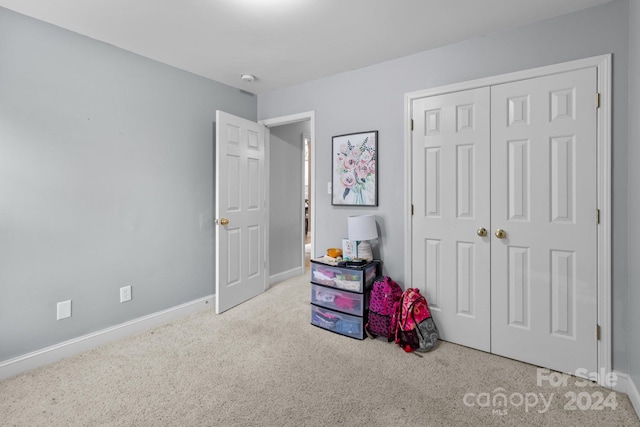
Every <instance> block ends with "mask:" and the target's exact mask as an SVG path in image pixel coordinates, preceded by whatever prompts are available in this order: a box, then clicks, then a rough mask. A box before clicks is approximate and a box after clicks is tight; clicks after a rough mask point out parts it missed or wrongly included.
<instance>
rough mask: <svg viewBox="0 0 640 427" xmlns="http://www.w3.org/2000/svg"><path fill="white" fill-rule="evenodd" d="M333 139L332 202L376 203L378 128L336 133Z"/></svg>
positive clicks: (346, 203) (333, 203) (368, 204)
mask: <svg viewBox="0 0 640 427" xmlns="http://www.w3.org/2000/svg"><path fill="white" fill-rule="evenodd" d="M332 142H333V143H332V150H333V154H332V162H331V165H332V186H331V187H332V194H333V196H332V199H331V204H332V205H334V206H335V205H342V206H378V178H377V163H378V131H377V130H372V131H369V132H359V133H350V134H347V135H338V136H334V137H333V141H332Z"/></svg>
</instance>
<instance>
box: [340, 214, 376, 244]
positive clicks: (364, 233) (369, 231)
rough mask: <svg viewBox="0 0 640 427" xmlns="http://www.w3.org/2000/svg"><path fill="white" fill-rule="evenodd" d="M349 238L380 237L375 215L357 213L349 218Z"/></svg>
mask: <svg viewBox="0 0 640 427" xmlns="http://www.w3.org/2000/svg"><path fill="white" fill-rule="evenodd" d="M347 229H348V232H349V240H358V241H361V240H371V239H377V238H378V229H377V228H376V216H375V215H357V216H350V217H349V218H347Z"/></svg>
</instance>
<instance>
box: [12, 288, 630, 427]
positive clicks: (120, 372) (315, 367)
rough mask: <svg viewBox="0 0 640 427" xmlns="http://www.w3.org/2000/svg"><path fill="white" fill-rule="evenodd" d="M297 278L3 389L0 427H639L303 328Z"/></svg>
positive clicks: (505, 369) (447, 357)
mask: <svg viewBox="0 0 640 427" xmlns="http://www.w3.org/2000/svg"><path fill="white" fill-rule="evenodd" d="M307 280H308V278H307V277H306V276H305V277H300V278H295V279H291V280H288V281H286V282H283V283H280V284H278V285H275V286H273V287H272V288H271V289H270V290H269V291H268V292H266V293H264V294H262V295H260V296H258V297H256V298H254V299H252V300H250V301H248V302H247V303H245V304H242V305H241V306H239V307H236V308H234V309H232V310H230V311H228V312H226V313H224V314H222V315H216V314H215V313H214V312H213V311H206V312H200V313H198V314H194V315H191V316H188V317H185V318H182V319H179V320H178V321H174V322H172V323H169V324H165V325H163V326H161V327H157V328H155V329H152V330H149V331H147V332H145V333H142V334H140V335H137V336H134V337H130V338H127V339H124V340H121V341H118V342H115V343H112V344H110V345H106V346H103V347H100V348H97V349H94V350H92V351H89V352H86V353H83V354H79V355H77V356H74V357H71V358H69V359H66V360H63V361H60V362H58V363H55V364H52V365H49V366H46V367H43V368H39V369H35V370H33V371H30V372H27V373H24V374H22V375H19V376H17V377H15V378H11V379H8V380H5V381H2V382H0V425H2V426H336V425H341V426H385V427H388V426H489V425H509V426H511V425H518V426H524V425H532V426H533V425H535V426H546V425H548V426H570V425H571V426H640V422H639V421H638V418H637V416H636V414H635V412H634V411H633V409H632V407H631V404H630V402H629V400H628V398H627V396H625V395H624V394H621V393H615V392H612V391H611V390H608V389H605V388H602V387H599V386H595V385H593V384H589V385H587V386H581V385H582V381H581V380H578V379H576V378H573V377H567V378H566V381H565V382H566V385H565V384H558V383H561V382H562V381H557V382H556V383H554V381H547V380H543V381H539V379H538V371H537V368H536V367H534V366H531V365H527V364H524V363H521V362H516V361H513V360H509V359H505V358H501V357H498V356H493V355H490V354H487V353H483V352H479V351H476V350H472V349H469V348H466V347H462V346H458V345H454V344H450V343H446V342H444V343H441V345H440V346H439V347H438V348H437V349H436V350H435V351H434V352H432V353H428V354H425V355H424V357H417V356H415V355H412V354H406V353H404V352H403V351H402V350H400V348H399V347H397V346H396V345H394V344H389V343H386V342H383V341H379V340H371V339H367V340H364V341H358V340H354V339H351V338H346V337H342V336H339V335H336V334H333V333H330V332H327V331H324V330H322V329H319V328H317V327H315V326H311V325H310V324H309V316H310V311H309V310H310V309H309V293H310V287H309V284H308V281H307ZM545 378H548V377H545ZM551 379H552V380H558V379H560V377H559V376H555V377H554V376H552V377H551Z"/></svg>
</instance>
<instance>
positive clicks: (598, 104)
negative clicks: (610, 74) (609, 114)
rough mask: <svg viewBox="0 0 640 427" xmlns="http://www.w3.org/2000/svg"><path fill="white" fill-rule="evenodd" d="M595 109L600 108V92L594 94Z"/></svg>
mask: <svg viewBox="0 0 640 427" xmlns="http://www.w3.org/2000/svg"><path fill="white" fill-rule="evenodd" d="M596 108H600V92H598V93H596Z"/></svg>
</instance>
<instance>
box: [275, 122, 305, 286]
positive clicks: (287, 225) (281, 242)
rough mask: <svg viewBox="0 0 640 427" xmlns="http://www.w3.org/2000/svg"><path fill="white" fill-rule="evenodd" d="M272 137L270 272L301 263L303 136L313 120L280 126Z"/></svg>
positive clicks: (282, 270) (277, 272) (297, 265)
mask: <svg viewBox="0 0 640 427" xmlns="http://www.w3.org/2000/svg"><path fill="white" fill-rule="evenodd" d="M270 132H271V136H270V137H269V206H270V214H269V275H271V276H274V275H277V274H280V273H284V272H287V271H290V270H292V269H294V268H296V267H300V266H301V260H302V250H303V238H304V236H303V234H302V226H303V225H302V212H303V210H304V199H303V195H302V191H303V186H304V174H303V167H304V164H303V153H304V146H303V143H302V137H303V135H304V134H307V135H308V134H309V132H310V122H309V121H304V122H299V123H291V124H288V125H283V126H276V127H272V128H271V129H270Z"/></svg>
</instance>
